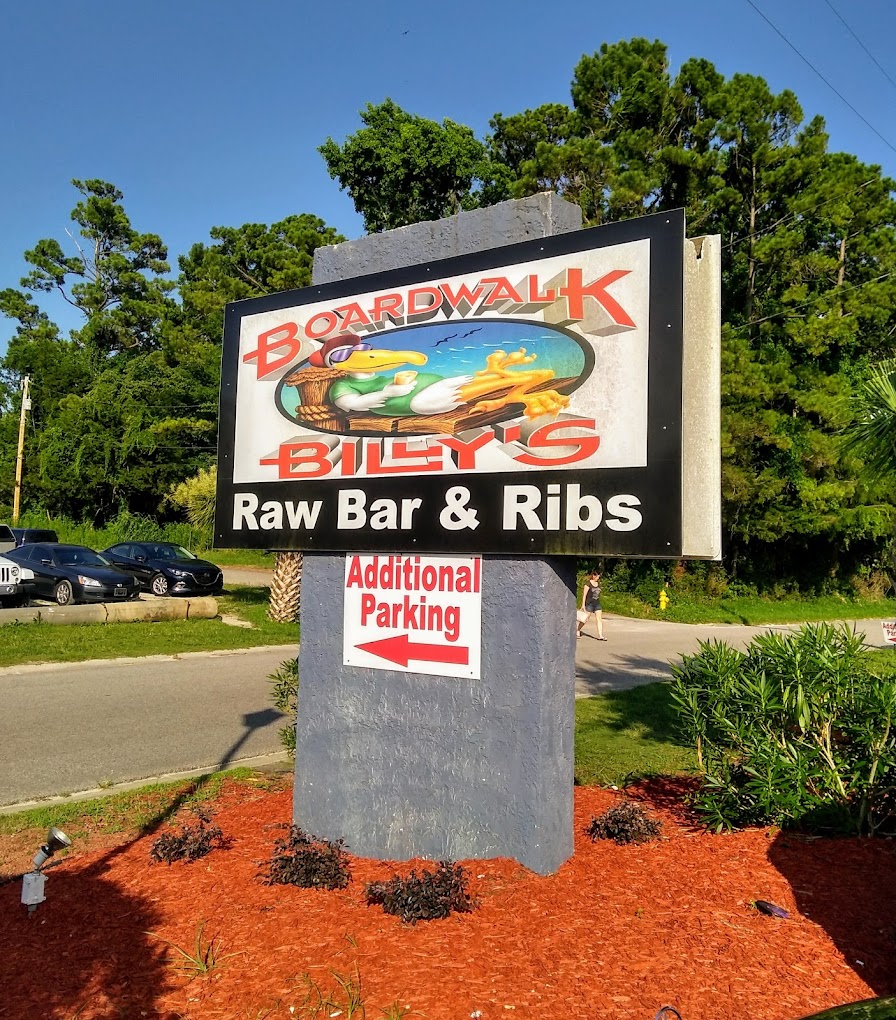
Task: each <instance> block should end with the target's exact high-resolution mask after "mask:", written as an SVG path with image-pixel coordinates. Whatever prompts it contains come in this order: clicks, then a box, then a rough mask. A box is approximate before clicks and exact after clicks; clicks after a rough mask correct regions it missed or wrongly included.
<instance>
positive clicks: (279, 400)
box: [275, 319, 594, 435]
mask: <svg viewBox="0 0 896 1020" xmlns="http://www.w3.org/2000/svg"><path fill="white" fill-rule="evenodd" d="M593 367H594V354H593V350H592V348H591V347H590V346H588V345H586V344H585V343H583V342H582V341H581V340H579V339H578V338H577V337H575V336H574V335H572V334H571V333H569V332H567V331H565V330H563V329H560V328H557V327H552V326H547V325H545V324H544V323H542V322H531V321H526V320H519V319H513V320H503V321H501V320H493V319H482V320H479V321H476V320H473V321H471V320H470V319H466V320H462V321H455V322H439V323H424V324H421V325H414V326H407V327H404V328H398V329H392V330H384V331H382V332H379V333H376V334H373V335H357V334H342V335H339V336H334V337H330V338H328V339H327V340H326V341H325V342H324V344H323V346H322V347H321V348H320V350H318V351H315V352H314V354H312V355H311V357H310V358H308V359H307V360H306V361H305V362H303V363H302V364H300V365H298V366H293V367H291V368H290V370H289V371H288V372H286V373H285V374H284V376H283V377H282V379H281V380H280V383H279V385H278V387H277V391H276V398H275V399H276V404H277V408H278V410H279V411H280V413H281V414H282V415H284V416H285V417H286V418H288V419H289V420H291V421H294V422H296V423H297V424H300V425H303V426H306V427H310V428H313V429H315V430H318V431H322V432H335V433H341V434H353V435H365V434H366V435H382V434H388V433H402V434H418V435H425V434H436V433H437V434H452V433H456V432H461V431H464V430H466V429H469V428H475V427H478V426H484V425H489V424H494V423H496V422H500V421H505V420H508V419H511V418H517V417H520V416H521V415H522V416H525V417H526V418H528V419H536V418H543V417H544V416H556V415H558V414H559V413H561V412H562V411H564V410H565V409H566V408H567V407H568V406H569V401H570V398H569V394H570V393H572V392H573V391H574V390H575V389H576V388H577V387H578V386H580V385H581V384H582V382H584V381H585V379H587V377H588V376H589V375H590V373H591V371H592V369H593Z"/></svg>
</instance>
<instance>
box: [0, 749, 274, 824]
mask: <svg viewBox="0 0 896 1020" xmlns="http://www.w3.org/2000/svg"><path fill="white" fill-rule="evenodd" d="M288 757H289V756H288V755H287V753H286V751H272V752H271V754H260V755H256V756H255V757H254V758H236V759H234V760H233V761H223V762H215V763H213V764H211V765H203V766H201V767H200V768H196V769H188V770H186V771H183V772H165V773H163V774H162V775H158V776H144V777H143V778H142V779H131V780H128V782H126V783H116V784H115V785H114V786H102V787H96V788H95V789H92V790H80V791H79V792H78V793H73V794H70V795H69V796H68V797H42V798H41V799H40V800H23V801H21V802H19V803H18V804H4V805H3V806H2V807H0V815H14V814H18V812H20V811H31V810H33V809H34V808H46V807H58V806H59V805H60V804H78V803H81V802H82V801H88V800H104V799H105V798H106V797H112V796H114V795H115V794H116V793H128V792H130V791H131V790H139V789H141V787H144V786H151V785H154V784H156V783H176V782H179V781H180V780H181V779H196V778H197V777H198V776H213V775H215V774H216V773H218V772H229V771H230V770H231V769H239V768H244V769H245V768H248V769H262V768H265V767H269V766H271V765H276V764H278V763H279V762H283V761H288ZM288 771H292V768H291V767H290V769H289V770H288Z"/></svg>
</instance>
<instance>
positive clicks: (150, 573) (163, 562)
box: [103, 542, 224, 595]
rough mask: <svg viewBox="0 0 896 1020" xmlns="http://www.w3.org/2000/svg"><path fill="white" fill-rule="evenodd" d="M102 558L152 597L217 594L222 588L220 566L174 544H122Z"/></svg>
mask: <svg viewBox="0 0 896 1020" xmlns="http://www.w3.org/2000/svg"><path fill="white" fill-rule="evenodd" d="M103 556H105V557H106V559H108V560H109V561H110V562H111V563H113V564H114V565H115V566H116V567H118V568H119V570H126V571H127V572H128V573H129V574H132V575H133V576H134V577H135V578H137V580H138V581H139V582H140V584H141V585H142V586H143V587H144V588H146V589H147V590H148V591H151V592H152V593H153V595H169V594H171V595H187V594H192V593H196V592H199V593H201V594H203V595H220V593H221V591H222V589H223V588H224V575H223V574H222V573H221V568H220V567H216V566H215V564H214V563H210V562H209V561H208V560H200V559H199V558H198V557H197V556H195V555H194V554H193V553H191V552H190V551H189V550H188V549H184V547H183V546H180V545H175V544H174V543H173V542H121V543H119V544H118V545H113V546H110V547H109V548H108V549H104V550H103Z"/></svg>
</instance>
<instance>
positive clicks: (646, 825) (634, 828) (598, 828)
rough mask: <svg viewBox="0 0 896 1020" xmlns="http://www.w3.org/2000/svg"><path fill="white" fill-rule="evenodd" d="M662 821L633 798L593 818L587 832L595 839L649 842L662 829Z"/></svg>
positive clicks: (616, 841)
mask: <svg viewBox="0 0 896 1020" xmlns="http://www.w3.org/2000/svg"><path fill="white" fill-rule="evenodd" d="M662 827H663V826H662V822H659V821H657V820H656V819H655V818H651V817H650V815H648V814H647V812H646V811H645V810H644V808H642V807H641V805H640V804H636V803H635V802H634V801H633V800H624V801H622V802H621V803H620V804H615V805H614V806H613V807H611V808H610V809H609V810H608V811H605V812H604V813H603V814H602V815H599V816H598V817H597V818H592V819H591V822H590V824H589V825H588V827H587V828H586V829H585V832H586V833H587V834H588V835H589V836H590V837H591V838H592V839H593V840H598V839H612V840H613V841H614V842H615V843H619V844H620V845H625V844H627V843H649V842H650V841H651V840H654V839H656V838H657V837H658V836H659V834H660V832H661V831H662Z"/></svg>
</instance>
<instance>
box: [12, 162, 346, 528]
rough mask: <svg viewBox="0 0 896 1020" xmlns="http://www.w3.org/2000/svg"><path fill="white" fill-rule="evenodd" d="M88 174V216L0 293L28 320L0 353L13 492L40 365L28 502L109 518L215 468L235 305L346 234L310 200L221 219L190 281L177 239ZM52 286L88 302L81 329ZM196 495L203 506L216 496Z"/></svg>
mask: <svg viewBox="0 0 896 1020" xmlns="http://www.w3.org/2000/svg"><path fill="white" fill-rule="evenodd" d="M73 183H74V186H75V188H76V189H77V191H78V192H79V194H80V199H79V201H78V202H77V204H76V206H75V208H74V210H73V211H72V220H73V222H74V223H75V224H76V226H77V228H78V229H77V230H76V231H70V232H67V233H68V238H67V242H66V245H63V243H61V242H59V241H57V240H54V239H44V240H41V241H38V242H37V244H36V245H35V246H34V248H33V249H31V250H29V251H28V252H26V253H25V260H26V262H27V263H28V264H29V266H30V269H29V271H28V273H27V275H26V276H25V277H24V278H23V279H22V281H21V289H14V288H8V289H6V290H3V291H0V313H2V314H3V315H5V316H6V317H7V319H8V320H9V321H11V322H12V323H13V324H14V325H13V328H14V332H13V334H12V336H11V337H10V339H9V345H8V349H7V352H6V355H5V357H4V358H3V359H2V361H0V502H6V501H8V498H9V495H10V494H11V491H12V482H13V477H14V464H13V459H14V456H15V447H16V441H15V435H16V430H17V428H18V415H19V408H20V404H19V400H20V390H21V380H22V378H23V377H24V376H26V375H27V376H29V377H30V378H31V396H32V411H31V416H30V422H31V428H30V429H29V432H28V436H27V445H26V457H25V465H26V474H25V479H24V485H23V490H24V493H25V500H26V507H29V508H31V509H36V508H44V509H47V510H49V511H51V512H54V513H57V514H67V515H70V516H72V517H75V518H80V517H89V518H91V519H92V520H94V521H95V522H97V523H102V522H104V521H106V520H109V519H111V518H113V517H115V516H116V514H117V513H119V512H120V511H122V510H128V511H131V512H133V513H138V514H149V515H153V514H157V513H158V512H159V510H160V504H162V503H163V501H164V500H165V497H166V494H167V493H169V491H170V490H171V489H172V487H176V486H177V485H178V484H179V483H184V482H185V480H186V479H191V478H193V479H195V478H199V479H200V482H201V481H203V480H204V481H207V480H208V479H209V477H213V476H211V475H209V472H208V469H209V468H210V467H211V465H212V461H213V458H214V453H215V447H216V443H217V427H218V426H217V417H218V387H219V379H220V360H221V337H222V333H223V318H224V306H225V304H226V303H227V302H228V301H236V300H240V299H242V298H246V297H254V296H257V295H260V294H265V293H269V292H273V291H278V290H283V289H288V288H293V287H302V286H306V285H308V284H309V283H310V282H311V262H312V257H313V253H314V250H315V248H317V247H319V246H320V245H322V244H334V243H336V242H338V241H339V240H341V237H340V236H339V235H338V234H337V233H336V232H335V231H334V230H332V229H331V228H329V227H327V226H326V224H325V223H324V222H323V221H322V220H320V219H318V218H317V217H315V216H310V215H307V214H303V215H295V216H288V217H286V218H285V219H284V220H282V221H280V222H279V223H275V224H273V226H271V227H267V226H265V225H264V224H260V223H250V224H245V225H244V226H242V227H215V228H214V229H213V230H212V232H211V238H212V243H209V244H201V243H197V244H195V245H193V247H192V248H191V249H190V251H189V253H188V254H187V255H186V256H184V257H182V258H181V259H180V270H181V272H180V276H179V278H178V279H177V280H176V281H175V280H173V279H170V278H169V276H168V275H167V274H168V272H169V266H168V262H167V261H166V259H167V252H166V249H165V246H164V245H163V244H162V242H161V240H160V239H159V237H158V236H157V235H155V234H150V233H140V232H139V231H138V230H137V229H135V228H134V227H133V226H132V225H131V221H130V219H129V218H128V216H127V214H126V212H125V210H124V206H123V195H122V193H121V192H120V191H119V190H118V189H117V188H116V187H115V186H114V185H112V184H108V183H107V182H105V181H97V180H90V181H74V182H73ZM67 248H71V249H73V253H67ZM48 292H57V293H59V294H61V295H62V296H63V297H64V298H65V300H66V301H68V302H69V303H70V304H71V305H72V306H73V307H75V308H76V309H77V310H78V312H79V314H80V323H79V325H78V326H77V327H76V328H75V329H73V330H71V332H70V333H69V335H68V336H63V335H62V332H61V331H60V329H59V328H58V327H57V326H56V325H55V324H54V323H53V322H52V321H51V320H50V319H49V317H48V316H47V314H46V313H45V312H44V311H42V310H41V308H40V304H39V299H40V296H41V294H43V293H48ZM194 487H195V486H194ZM197 499H198V497H197ZM197 499H194V500H192V502H191V503H190V510H189V514H188V516H189V515H190V514H192V515H193V516H196V515H197V514H198V516H200V517H202V516H203V515H204V514H206V513H207V511H208V510H209V503H208V500H206V501H205V503H204V504H203V507H202V508H199V507H198V504H197ZM174 505H175V504H174V503H173V502H170V501H169V502H167V503H165V506H164V507H162V509H163V512H168V513H171V512H172V509H173V508H174ZM213 505H214V504H213V500H212V503H211V504H210V506H211V508H212V509H213Z"/></svg>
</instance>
